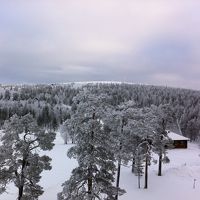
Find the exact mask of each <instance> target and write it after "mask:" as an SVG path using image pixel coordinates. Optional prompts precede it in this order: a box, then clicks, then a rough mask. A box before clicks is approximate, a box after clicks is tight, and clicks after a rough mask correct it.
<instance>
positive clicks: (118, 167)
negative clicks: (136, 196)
mask: <svg viewBox="0 0 200 200" xmlns="http://www.w3.org/2000/svg"><path fill="white" fill-rule="evenodd" d="M120 173H121V160H119V161H118V166H117V181H116V188H117V194H116V195H115V200H118V195H119V194H118V192H119V180H120Z"/></svg>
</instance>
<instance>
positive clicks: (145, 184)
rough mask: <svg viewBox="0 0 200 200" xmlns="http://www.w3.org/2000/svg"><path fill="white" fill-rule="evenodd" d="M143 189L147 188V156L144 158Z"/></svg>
mask: <svg viewBox="0 0 200 200" xmlns="http://www.w3.org/2000/svg"><path fill="white" fill-rule="evenodd" d="M144 178H145V180H144V189H147V188H148V158H147V155H146V158H145V171H144Z"/></svg>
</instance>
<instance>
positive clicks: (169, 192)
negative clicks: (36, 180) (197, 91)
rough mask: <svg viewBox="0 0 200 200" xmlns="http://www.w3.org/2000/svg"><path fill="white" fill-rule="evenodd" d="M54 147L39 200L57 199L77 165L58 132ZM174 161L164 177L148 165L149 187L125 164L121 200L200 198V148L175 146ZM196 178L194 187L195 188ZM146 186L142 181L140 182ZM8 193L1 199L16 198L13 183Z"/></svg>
mask: <svg viewBox="0 0 200 200" xmlns="http://www.w3.org/2000/svg"><path fill="white" fill-rule="evenodd" d="M55 144H56V145H55V146H54V149H53V150H52V151H50V152H47V154H48V155H49V156H50V157H51V158H52V166H53V168H52V170H51V171H45V172H44V173H43V174H42V179H41V185H42V186H43V187H44V190H45V192H44V194H43V195H42V196H41V197H40V198H39V200H56V196H57V193H58V192H60V191H61V189H62V187H61V185H62V183H63V182H64V181H65V180H67V179H68V178H69V176H70V173H71V170H72V169H73V168H74V167H75V166H76V161H75V160H70V159H68V158H67V156H66V152H67V149H68V148H69V147H70V145H64V144H63V140H62V139H61V138H60V136H59V135H58V136H57V138H56V140H55ZM169 158H170V160H171V162H170V163H169V164H165V165H164V167H163V176H162V177H158V176H157V175H156V173H157V165H154V164H152V166H150V168H149V188H148V189H147V190H146V189H138V188H137V177H135V176H134V175H133V174H132V173H131V172H130V168H127V167H123V169H122V176H121V188H123V189H125V190H126V191H127V193H126V194H125V195H123V196H122V197H120V200H132V199H136V200H169V199H170V200H177V199H181V200H189V199H192V200H199V198H200V149H199V148H198V146H197V145H195V144H189V147H188V149H174V150H170V151H169ZM194 179H196V186H195V189H194V188H193V183H194ZM141 185H142V186H143V183H142V184H141ZM7 192H8V193H7V194H3V195H0V199H1V200H15V199H16V196H17V195H16V190H15V189H14V187H13V186H12V185H9V187H8V191H7Z"/></svg>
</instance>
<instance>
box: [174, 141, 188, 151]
mask: <svg viewBox="0 0 200 200" xmlns="http://www.w3.org/2000/svg"><path fill="white" fill-rule="evenodd" d="M187 142H188V141H187V140H174V148H176V149H187Z"/></svg>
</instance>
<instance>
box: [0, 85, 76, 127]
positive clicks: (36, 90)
mask: <svg viewBox="0 0 200 200" xmlns="http://www.w3.org/2000/svg"><path fill="white" fill-rule="evenodd" d="M77 92H78V89H75V88H74V87H73V86H72V85H65V86H59V85H33V86H29V85H23V86H1V87H0V126H2V125H3V123H4V121H5V120H8V119H9V118H10V117H11V116H13V115H14V114H17V115H18V116H24V115H26V114H28V113H30V114H32V115H33V116H34V118H36V120H37V122H38V125H39V126H40V127H44V128H47V129H54V130H56V129H57V128H58V127H59V125H60V124H62V122H63V121H65V120H66V119H67V118H69V108H70V105H71V102H72V99H73V97H74V96H75V95H76V94H77Z"/></svg>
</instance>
